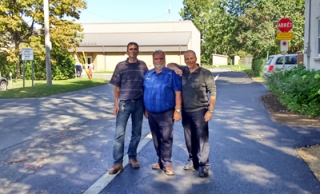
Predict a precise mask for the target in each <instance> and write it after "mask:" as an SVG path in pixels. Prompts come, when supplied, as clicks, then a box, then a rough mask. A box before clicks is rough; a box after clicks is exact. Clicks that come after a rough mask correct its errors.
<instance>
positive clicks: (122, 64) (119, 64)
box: [117, 60, 128, 67]
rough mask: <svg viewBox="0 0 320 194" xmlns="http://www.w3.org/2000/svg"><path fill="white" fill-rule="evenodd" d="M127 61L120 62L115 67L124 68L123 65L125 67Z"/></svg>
mask: <svg viewBox="0 0 320 194" xmlns="http://www.w3.org/2000/svg"><path fill="white" fill-rule="evenodd" d="M127 63H128V62H127V61H126V60H124V61H120V62H119V63H118V64H117V66H119V67H120V66H124V65H127Z"/></svg>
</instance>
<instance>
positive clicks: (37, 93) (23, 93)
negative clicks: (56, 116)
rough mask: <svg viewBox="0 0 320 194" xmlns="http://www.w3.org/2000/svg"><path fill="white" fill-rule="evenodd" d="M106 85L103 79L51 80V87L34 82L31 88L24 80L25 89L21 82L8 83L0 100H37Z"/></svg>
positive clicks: (43, 83)
mask: <svg viewBox="0 0 320 194" xmlns="http://www.w3.org/2000/svg"><path fill="white" fill-rule="evenodd" d="M106 83H108V82H107V81H106V80H104V79H88V78H76V79H69V80H52V85H51V86H49V85H47V82H46V80H41V81H38V80H35V81H34V86H33V87H32V81H31V80H26V81H25V87H23V81H22V80H17V81H13V83H12V85H11V83H10V81H9V84H8V90H6V91H0V98H38V97H44V96H50V95H53V94H60V93H65V92H71V91H75V90H81V89H85V88H90V87H94V86H99V85H102V84H106Z"/></svg>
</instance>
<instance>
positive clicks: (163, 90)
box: [143, 50, 182, 175]
mask: <svg viewBox="0 0 320 194" xmlns="http://www.w3.org/2000/svg"><path fill="white" fill-rule="evenodd" d="M152 58H153V64H154V69H152V70H150V71H147V72H146V74H145V76H144V81H143V87H144V95H143V100H144V105H145V117H146V118H148V121H149V126H150V131H151V134H152V139H153V143H154V148H155V150H156V152H157V156H158V162H157V163H155V164H153V165H152V169H154V170H157V169H162V170H163V171H164V172H165V173H166V174H167V175H174V170H173V168H172V161H171V154H172V141H173V123H174V121H179V120H180V118H181V115H180V111H181V103H182V97H181V89H182V85H181V78H180V76H179V75H177V74H176V73H175V72H174V71H173V70H170V69H168V68H166V66H165V65H166V61H165V53H164V52H163V51H161V50H156V51H155V52H154V53H153V55H152Z"/></svg>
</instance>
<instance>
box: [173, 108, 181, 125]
mask: <svg viewBox="0 0 320 194" xmlns="http://www.w3.org/2000/svg"><path fill="white" fill-rule="evenodd" d="M180 119H181V113H179V112H177V111H174V112H173V120H174V121H175V122H177V121H179V120H180Z"/></svg>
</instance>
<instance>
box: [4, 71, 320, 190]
mask: <svg viewBox="0 0 320 194" xmlns="http://www.w3.org/2000/svg"><path fill="white" fill-rule="evenodd" d="M217 74H218V72H213V75H217ZM219 74H220V76H219V78H218V80H217V81H216V84H217V91H218V96H217V104H216V107H215V112H214V119H213V120H211V121H210V123H209V127H210V146H211V151H210V163H211V165H212V166H211V171H210V176H209V178H204V179H203V178H199V177H198V176H197V172H196V171H191V172H185V171H183V169H182V167H183V165H184V163H186V162H187V152H186V148H185V145H184V136H183V129H182V126H181V122H178V123H176V124H175V127H174V145H173V157H172V160H173V167H174V169H175V172H176V175H175V176H172V177H170V176H166V175H165V174H164V173H163V172H162V171H157V170H151V164H153V163H154V162H155V161H156V160H157V159H156V154H155V151H154V148H153V144H152V142H151V141H150V137H149V136H148V133H149V128H148V124H147V120H146V119H144V123H143V138H144V139H143V140H142V143H141V144H140V147H139V150H140V152H139V154H138V159H139V161H140V163H141V168H140V169H137V170H136V169H132V168H131V167H130V166H126V167H125V169H124V170H123V171H122V172H121V173H120V174H118V175H116V176H114V175H113V176H109V175H108V174H107V171H108V168H110V167H111V166H112V163H113V159H112V145H113V136H114V126H115V116H114V115H113V114H112V108H113V95H112V91H113V87H112V86H111V85H108V84H106V85H103V86H98V87H94V88H90V89H85V90H80V91H76V92H70V93H65V94H60V95H54V96H50V97H46V98H40V99H16V100H11V99H7V100H6V99H0V134H1V135H0V151H1V155H0V193H3V194H9V193H10V194H11V193H19V194H20V193H50V194H51V193H54V194H56V193H62V194H64V193H68V194H69V193H75V194H76V193H83V192H85V193H99V192H100V193H132V194H135V193H137V194H138V193H150V194H151V193H152V194H157V193H183V194H184V193H227V194H229V193H230V194H233V193H235V194H239V193H314V194H316V193H320V184H319V182H318V180H317V179H316V178H315V176H314V175H313V173H312V172H311V171H310V170H309V168H308V166H307V164H306V163H305V162H304V161H303V160H302V159H301V158H300V157H299V156H298V154H297V152H296V150H295V148H296V147H302V146H306V145H312V144H316V143H319V142H320V129H319V128H302V127H288V126H284V125H280V124H277V123H275V122H273V121H272V120H271V118H270V116H269V114H268V112H267V111H266V109H265V108H264V107H263V105H262V103H261V102H260V97H261V96H262V95H264V94H266V93H267V92H268V91H267V89H266V88H265V87H264V86H263V85H261V84H260V83H256V82H254V81H252V80H251V79H250V78H249V77H247V76H246V75H245V74H243V73H237V72H219ZM129 138H130V121H129V123H128V132H127V136H126V140H127V142H128V140H129ZM126 148H127V144H126Z"/></svg>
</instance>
